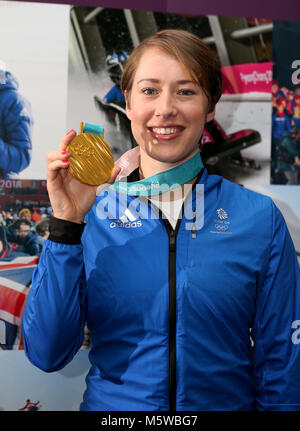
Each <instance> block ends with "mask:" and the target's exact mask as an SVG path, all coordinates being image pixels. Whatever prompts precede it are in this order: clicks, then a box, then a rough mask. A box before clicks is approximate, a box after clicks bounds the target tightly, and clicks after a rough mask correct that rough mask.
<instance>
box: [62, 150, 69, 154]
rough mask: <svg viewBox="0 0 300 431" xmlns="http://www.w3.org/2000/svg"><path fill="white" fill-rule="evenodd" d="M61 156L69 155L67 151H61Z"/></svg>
mask: <svg viewBox="0 0 300 431" xmlns="http://www.w3.org/2000/svg"><path fill="white" fill-rule="evenodd" d="M61 154H63V155H65V154H69V151H62V152H61Z"/></svg>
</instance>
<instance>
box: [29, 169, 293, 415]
mask: <svg viewBox="0 0 300 431" xmlns="http://www.w3.org/2000/svg"><path fill="white" fill-rule="evenodd" d="M200 184H203V185H204V224H203V226H202V225H201V216H200V214H201V211H202V210H203V205H202V202H201V199H200V196H201V190H202V189H201V186H200V191H199V192H198V189H197V187H195V188H194V189H193V192H192V195H190V196H189V198H188V199H189V200H188V201H187V207H186V208H189V210H188V211H189V214H190V217H192V215H193V214H194V213H193V211H196V212H197V216H196V223H195V224H194V226H196V228H197V229H196V230H195V229H194V227H193V223H192V221H191V220H187V218H186V212H187V209H186V210H185V213H184V215H183V218H182V220H180V221H179V222H178V223H177V226H176V230H175V231H173V230H172V228H171V226H170V225H169V223H168V222H167V221H166V220H163V219H162V218H161V217H160V216H159V214H158V213H157V212H156V211H155V209H154V208H153V206H151V205H150V204H149V203H148V202H145V201H144V200H143V198H140V199H137V198H135V197H132V196H128V197H127V198H126V197H125V198H124V195H123V197H122V195H118V194H116V193H115V192H113V191H112V190H108V191H107V190H106V191H105V192H102V193H101V195H100V196H98V197H97V200H96V202H95V205H94V206H93V208H92V209H91V210H90V212H89V213H88V214H87V217H86V218H87V225H86V227H85V230H84V233H83V236H82V242H81V244H78V245H76V244H75V245H69V244H60V243H57V242H54V241H51V240H47V241H46V243H45V244H44V248H43V251H42V254H41V258H40V262H39V265H38V267H37V269H36V270H35V273H34V276H33V286H32V288H31V291H30V293H29V295H28V299H27V304H26V308H25V312H24V316H23V337H24V347H25V352H26V355H27V356H28V358H29V359H30V361H31V362H32V363H33V364H35V365H36V366H37V367H39V368H41V369H43V370H45V371H48V372H49V371H55V370H59V369H60V368H62V367H64V366H65V365H66V364H67V363H68V362H70V361H71V360H72V358H73V357H74V355H75V354H76V352H77V351H78V349H79V348H80V346H81V344H82V341H83V335H84V324H85V322H86V321H87V324H88V327H89V329H90V332H91V335H90V336H91V345H92V347H91V351H90V353H89V358H90V361H91V369H90V371H89V373H88V376H87V378H86V383H87V389H86V391H85V394H84V399H83V403H82V404H81V410H98V411H105V410H110V411H111V410H134V411H137V410H143V411H147V410H156V411H163V410H165V411H167V410H169V409H170V410H178V411H180V410H184V411H191V410H194V411H195V410H253V409H259V410H300V344H298V343H299V342H300V339H299V340H298V338H297V328H298V326H299V324H300V320H298V319H300V277H299V266H298V262H297V258H296V254H295V249H294V246H293V243H292V240H291V238H290V235H289V233H288V230H287V227H286V224H285V222H284V219H283V217H282V215H281V213H280V212H279V210H278V209H277V207H276V206H275V205H274V203H273V201H272V200H271V199H270V198H268V197H266V196H263V195H260V194H257V193H255V192H252V191H249V190H247V189H244V188H243V187H241V186H239V185H236V184H233V183H231V182H229V181H227V180H225V179H223V178H222V177H219V176H216V175H208V174H207V172H206V170H204V173H203V175H202V177H201V179H200V181H199V185H200ZM196 194H197V197H198V199H197V201H196ZM116 197H117V198H118V199H119V202H120V210H119V211H118V208H119V205H116V206H115V205H114V202H115V199H116ZM126 199H128V201H127V202H126ZM197 202H198V203H197ZM199 202H200V205H199ZM136 203H139V205H140V206H136V213H135V215H134V217H129V219H128V212H127V216H126V214H124V213H125V210H126V207H127V204H128V206H129V210H130V212H131V215H132V211H133V209H132V208H133V206H134V205H135V204H136ZM117 204H118V202H117ZM197 205H198V207H197ZM115 207H117V211H116V213H115V214H113V213H114V208H115ZM149 210H151V211H152V214H153V218H151V219H146V218H145V217H144V216H145V214H146V213H147V211H149ZM192 210H193V211H192ZM111 211H112V212H111ZM138 211H140V217H137V215H136V214H137V212H138ZM105 213H107V214H109V215H110V218H105V217H104V215H105ZM124 215H125V217H127V220H126V218H125V217H124ZM120 217H122V220H120ZM134 219H135V220H134ZM197 220H200V222H197ZM187 223H190V224H187ZM191 229H192V230H191ZM250 328H251V336H252V338H253V340H254V343H255V351H254V354H253V365H252V364H251V361H250V359H249V353H250V347H251V340H250ZM298 332H299V330H298ZM254 380H255V381H256V387H255V384H254Z"/></svg>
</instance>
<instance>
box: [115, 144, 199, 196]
mask: <svg viewBox="0 0 300 431" xmlns="http://www.w3.org/2000/svg"><path fill="white" fill-rule="evenodd" d="M202 168H203V162H202V159H201V156H200V151H198V152H197V153H196V154H195V155H194V156H193V157H191V158H190V159H188V160H187V161H185V162H183V163H181V164H180V165H177V166H174V167H173V168H170V169H167V170H166V171H163V172H159V173H158V174H155V175H152V176H151V177H148V178H143V179H142V180H140V181H134V182H130V183H128V182H127V181H115V182H114V184H112V185H111V186H110V189H112V190H115V191H117V192H119V193H126V194H127V195H132V196H149V195H151V196H153V195H158V194H161V193H164V192H166V191H169V190H172V189H173V188H175V187H178V186H180V185H182V184H185V183H187V182H188V181H190V180H191V179H192V178H194V177H195V176H196V175H197V174H198V173H199V172H200V170H201V169H202Z"/></svg>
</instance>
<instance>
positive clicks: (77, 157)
mask: <svg viewBox="0 0 300 431" xmlns="http://www.w3.org/2000/svg"><path fill="white" fill-rule="evenodd" d="M83 129H84V123H83V122H82V123H80V134H79V135H77V136H75V138H74V139H73V140H72V141H71V142H70V144H69V145H68V148H67V150H68V151H69V152H70V153H71V155H70V157H69V162H70V163H69V170H70V173H71V174H72V175H73V176H74V177H75V178H77V179H78V180H79V181H81V182H82V183H84V184H89V185H91V186H98V185H100V184H103V183H106V182H107V181H108V180H109V178H110V177H111V173H112V170H113V167H114V156H113V154H112V152H111V149H110V148H109V146H108V145H107V143H106V142H105V141H104V139H103V133H102V135H101V136H97V135H96V134H93V133H84V132H83Z"/></svg>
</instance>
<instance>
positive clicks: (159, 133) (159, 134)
mask: <svg viewBox="0 0 300 431" xmlns="http://www.w3.org/2000/svg"><path fill="white" fill-rule="evenodd" d="M148 130H149V131H150V133H151V135H152V136H153V137H155V138H156V139H163V140H169V139H174V138H177V136H179V135H180V134H181V133H182V131H183V130H184V127H182V126H172V127H149V128H148Z"/></svg>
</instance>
